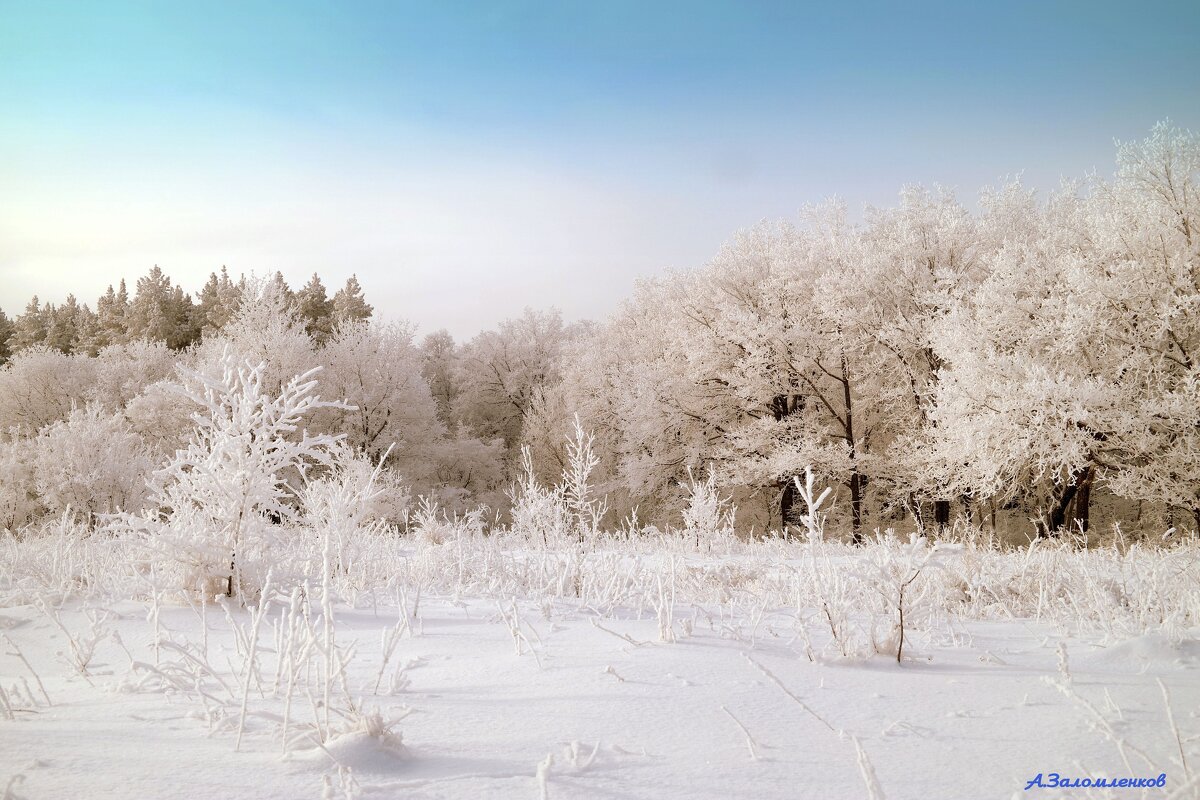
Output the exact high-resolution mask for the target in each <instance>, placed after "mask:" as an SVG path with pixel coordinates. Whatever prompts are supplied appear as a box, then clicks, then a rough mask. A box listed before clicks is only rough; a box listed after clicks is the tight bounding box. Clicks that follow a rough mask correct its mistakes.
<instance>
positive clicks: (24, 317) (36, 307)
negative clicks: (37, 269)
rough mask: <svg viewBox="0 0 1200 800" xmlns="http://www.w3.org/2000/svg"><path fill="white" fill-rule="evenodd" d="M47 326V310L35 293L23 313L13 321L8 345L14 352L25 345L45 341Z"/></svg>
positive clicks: (48, 325)
mask: <svg viewBox="0 0 1200 800" xmlns="http://www.w3.org/2000/svg"><path fill="white" fill-rule="evenodd" d="M49 327H50V321H49V319H48V313H47V310H46V309H45V308H43V307H42V304H41V302H40V301H39V300H38V297H37V295H34V296H33V299H31V300H30V301H29V303H28V304H27V305H26V306H25V313H24V314H21V315H20V316H18V317H17V318H16V320H15V321H14V323H13V331H12V335H11V336H10V337H9V340H8V345H9V347H10V348H11V350H12V351H13V352H14V353H16V352H18V351H21V350H24V349H25V348H27V347H33V346H34V345H39V344H43V343H45V341H46V333H47V331H48V329H49Z"/></svg>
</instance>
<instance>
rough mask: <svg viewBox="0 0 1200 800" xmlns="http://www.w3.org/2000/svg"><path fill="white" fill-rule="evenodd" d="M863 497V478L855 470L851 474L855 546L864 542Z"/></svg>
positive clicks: (851, 514) (851, 504)
mask: <svg viewBox="0 0 1200 800" xmlns="http://www.w3.org/2000/svg"><path fill="white" fill-rule="evenodd" d="M862 495H863V476H862V475H860V474H858V470H857V469H855V470H854V471H853V472H851V473H850V522H851V524H852V525H853V528H854V533H853V535H852V536H851V541H853V542H854V543H855V544H862V541H863V535H862V523H863V520H862Z"/></svg>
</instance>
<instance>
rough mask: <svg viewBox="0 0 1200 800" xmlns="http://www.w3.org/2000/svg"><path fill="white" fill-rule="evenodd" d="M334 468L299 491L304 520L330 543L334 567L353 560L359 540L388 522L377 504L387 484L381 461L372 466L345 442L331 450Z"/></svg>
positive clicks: (311, 479) (304, 522)
mask: <svg viewBox="0 0 1200 800" xmlns="http://www.w3.org/2000/svg"><path fill="white" fill-rule="evenodd" d="M332 462H333V463H332V469H330V470H329V471H328V472H327V473H326V474H324V475H322V476H320V477H314V478H309V479H308V480H305V481H304V485H303V486H302V487H301V489H300V491H299V500H300V507H301V509H302V511H301V514H302V517H301V519H302V522H303V524H304V525H305V527H307V528H308V529H309V530H311V531H312V532H313V533H315V534H316V536H317V538H318V540H319V541H321V542H325V541H328V542H329V543H330V548H329V551H330V554H331V558H332V559H333V565H334V568H335V569H344V568H345V566H346V565H347V564H349V563H350V562H351V561H353V560H354V558H355V555H356V548H357V546H358V544H359V542H360V541H361V540H362V539H363V538H364V537H367V536H370V535H371V534H373V533H376V532H377V531H378V530H379V529H380V528H382V527H383V526H384V525H385V524H386V521H385V520H384V519H383V518H382V517H381V516H380V513H379V511H380V506H378V505H376V504H377V503H378V502H379V501H380V499H381V497H382V496H383V495H384V493H385V492H386V491H387V487H386V486H385V485H383V484H382V483H381V481H380V477H381V475H382V473H383V464H382V462H381V463H380V464H379V465H377V466H374V467H372V466H371V464H370V462H368V461H367V460H366V458H365V457H363V456H361V455H358V454H356V453H354V452H353V451H351V450H350V448H348V447H346V446H345V445H344V444H342V445H340V446H338V447H336V448H335V449H334V450H333V453H332Z"/></svg>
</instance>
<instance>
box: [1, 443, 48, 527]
mask: <svg viewBox="0 0 1200 800" xmlns="http://www.w3.org/2000/svg"><path fill="white" fill-rule="evenodd" d="M43 513H45V508H44V506H43V505H42V502H41V499H40V498H39V496H38V492H37V442H36V440H35V439H30V438H16V439H12V440H9V441H3V440H0V530H4V531H13V532H16V531H19V530H21V529H23V528H24V527H25V526H27V525H29V524H30V523H31V522H33V521H35V520H36V519H38V518H39V517H40V516H42V514H43Z"/></svg>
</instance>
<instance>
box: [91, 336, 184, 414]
mask: <svg viewBox="0 0 1200 800" xmlns="http://www.w3.org/2000/svg"><path fill="white" fill-rule="evenodd" d="M177 357H178V354H177V353H175V352H174V351H172V350H171V349H170V348H168V347H167V345H166V344H165V343H164V342H148V341H145V340H140V341H135V342H130V343H129V344H114V345H109V346H108V347H105V348H103V349H102V350H101V351H100V352H99V354H98V355H97V356H96V381H95V384H94V385H93V386H92V390H91V398H92V399H93V400H95V401H96V402H98V403H100V405H102V406H103V407H104V408H105V409H106V410H108V411H110V412H112V411H119V410H121V409H123V408H125V406H127V405H129V402H130V401H131V400H133V399H134V398H135V397H137V396H138V395H140V394H141V393H142V392H143V391H144V390H145V389H146V387H147V386H150V385H151V384H154V383H158V382H159V381H163V380H167V379H168V378H170V377H171V376H172V375H173V374H174V372H175V360H176V358H177Z"/></svg>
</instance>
